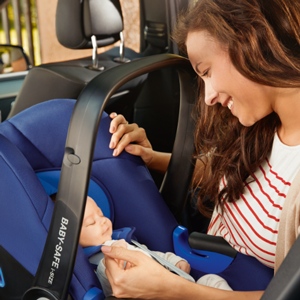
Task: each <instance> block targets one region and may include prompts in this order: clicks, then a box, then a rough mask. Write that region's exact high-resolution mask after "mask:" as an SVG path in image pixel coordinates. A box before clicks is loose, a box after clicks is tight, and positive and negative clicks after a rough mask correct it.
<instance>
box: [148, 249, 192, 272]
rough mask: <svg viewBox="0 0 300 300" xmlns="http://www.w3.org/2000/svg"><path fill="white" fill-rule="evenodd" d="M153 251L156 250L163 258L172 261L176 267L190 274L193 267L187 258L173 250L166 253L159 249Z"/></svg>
mask: <svg viewBox="0 0 300 300" xmlns="http://www.w3.org/2000/svg"><path fill="white" fill-rule="evenodd" d="M153 252H155V254H157V255H159V256H160V257H162V258H163V259H165V260H167V261H168V262H169V263H171V264H172V265H174V266H175V267H177V268H179V269H181V270H182V271H184V272H186V273H188V274H190V271H191V267H190V264H189V263H188V262H187V261H186V260H185V259H183V258H181V257H179V256H177V255H175V254H174V253H172V252H166V253H163V252H159V251H153Z"/></svg>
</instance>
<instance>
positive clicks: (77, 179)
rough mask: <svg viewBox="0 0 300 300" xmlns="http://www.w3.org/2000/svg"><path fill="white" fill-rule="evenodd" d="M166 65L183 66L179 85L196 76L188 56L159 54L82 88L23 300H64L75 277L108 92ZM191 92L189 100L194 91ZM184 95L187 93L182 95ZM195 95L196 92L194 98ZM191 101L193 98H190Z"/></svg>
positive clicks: (105, 73)
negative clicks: (40, 246)
mask: <svg viewBox="0 0 300 300" xmlns="http://www.w3.org/2000/svg"><path fill="white" fill-rule="evenodd" d="M166 67H176V68H177V69H178V70H179V74H180V82H181V86H185V85H186V84H188V82H190V81H191V80H192V78H193V77H194V76H195V74H194V72H193V70H192V68H191V65H190V63H189V61H188V60H187V59H185V58H182V57H180V56H177V55H171V54H161V55H155V56H150V57H146V58H142V59H139V60H136V61H132V62H130V63H128V64H124V65H120V66H118V67H115V68H112V69H109V70H107V71H105V72H103V73H101V74H100V75H98V76H97V77H95V78H94V79H93V80H92V81H91V82H90V83H89V84H88V85H87V86H86V88H84V90H83V91H82V93H81V94H80V96H79V99H78V101H77V102H76V104H75V107H74V111H73V114H72V117H71V121H70V125H69V130H68V136H67V141H66V146H65V154H64V158H63V164H62V169H61V177H60V181H59V186H58V192H57V197H56V203H55V207H54V213H53V216H52V221H51V225H50V229H49V233H48V237H47V240H46V244H45V247H44V251H43V255H42V258H41V261H40V264H39V267H38V270H37V273H36V276H35V279H34V283H33V287H32V288H31V289H30V290H28V291H27V292H26V293H25V294H24V296H23V300H29V299H38V298H40V297H45V298H48V299H50V300H65V299H66V298H67V295H68V289H69V284H70V281H71V278H72V274H73V269H74V264H75V259H76V254H77V248H78V241H79V235H80V229H81V225H82V219H83V215H84V208H85V202H86V196H87V191H88V187H89V180H90V175H91V167H92V161H93V154H94V148H95V143H96V136H97V131H98V127H99V123H100V120H101V116H102V113H103V111H104V108H105V106H106V104H107V103H108V101H109V99H110V97H111V96H112V95H113V94H114V93H115V92H116V91H117V90H118V89H119V87H121V86H122V85H123V84H125V83H126V82H128V81H130V80H131V79H133V78H135V77H138V76H140V75H143V74H145V73H149V72H151V71H155V70H158V69H161V68H166ZM188 94H189V96H188V97H187V98H188V99H190V97H191V93H188ZM181 97H184V98H185V95H184V94H182V95H181ZM193 100H194V97H193ZM187 102H188V103H190V102H193V101H191V100H188V101H187Z"/></svg>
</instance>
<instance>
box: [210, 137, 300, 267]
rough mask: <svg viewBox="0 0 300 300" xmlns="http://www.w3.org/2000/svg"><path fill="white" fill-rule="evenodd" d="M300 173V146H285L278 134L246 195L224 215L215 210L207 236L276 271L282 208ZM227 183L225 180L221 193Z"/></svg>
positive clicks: (227, 208)
mask: <svg viewBox="0 0 300 300" xmlns="http://www.w3.org/2000/svg"><path fill="white" fill-rule="evenodd" d="M299 169H300V145H298V146H293V147H291V146H287V145H284V144H283V143H282V142H281V141H280V139H279V137H278V135H277V133H275V137H274V141H273V146H272V151H271V154H270V155H269V157H268V158H266V159H265V160H264V161H263V162H262V164H261V165H260V166H259V168H258V169H257V170H256V171H255V173H254V178H253V177H251V176H249V178H248V179H247V180H246V182H247V185H246V187H245V190H244V194H243V195H241V197H240V198H239V199H238V200H237V201H236V202H233V203H228V202H226V203H225V205H224V214H223V216H222V215H221V210H220V208H219V207H217V208H215V210H214V212H213V216H212V219H211V223H210V226H209V228H208V234H212V235H216V236H222V237H223V238H224V239H225V240H226V241H227V242H229V244H231V245H232V247H233V248H234V249H236V250H237V251H239V252H241V253H243V254H247V255H251V256H254V257H256V258H257V259H258V260H259V261H260V262H262V263H263V264H265V265H267V266H269V267H271V268H274V262H275V248H276V243H277V234H278V227H279V220H280V216H281V211H282V207H283V204H284V201H285V198H286V195H287V192H288V190H289V187H290V185H291V182H292V181H293V179H294V177H295V176H296V174H297V172H298V171H299ZM225 184H226V180H225V178H224V177H223V178H222V181H221V184H220V190H222V189H223V188H224V185H225Z"/></svg>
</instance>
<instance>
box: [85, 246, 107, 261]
mask: <svg viewBox="0 0 300 300" xmlns="http://www.w3.org/2000/svg"><path fill="white" fill-rule="evenodd" d="M102 246H103V245H98V246H91V247H85V248H83V252H84V253H85V255H86V256H87V257H88V258H90V257H91V256H93V255H94V254H96V253H98V252H100V251H101V248H102Z"/></svg>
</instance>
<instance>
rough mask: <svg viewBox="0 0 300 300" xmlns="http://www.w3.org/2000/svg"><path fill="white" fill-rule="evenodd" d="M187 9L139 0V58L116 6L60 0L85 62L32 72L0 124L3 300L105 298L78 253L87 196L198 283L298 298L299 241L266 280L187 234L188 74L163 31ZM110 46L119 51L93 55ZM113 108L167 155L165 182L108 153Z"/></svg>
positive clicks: (65, 31)
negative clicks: (213, 281)
mask: <svg viewBox="0 0 300 300" xmlns="http://www.w3.org/2000/svg"><path fill="white" fill-rule="evenodd" d="M189 2H190V1H188V0H140V18H141V51H140V53H136V52H134V51H133V50H131V49H129V48H126V47H125V45H126V41H124V38H123V35H122V31H123V19H122V10H121V6H120V3H119V1H118V0H101V1H100V0H99V1H96V0H94V1H88V0H83V1H77V2H74V1H71V0H59V1H58V5H57V13H56V26H57V27H56V28H57V37H58V39H59V42H60V43H61V44H62V45H64V46H65V47H68V48H71V49H86V48H88V49H91V56H90V57H85V58H82V59H77V60H72V61H65V62H60V63H49V64H42V65H40V66H37V67H33V68H31V69H30V70H29V72H28V74H27V75H26V77H25V80H24V82H23V85H22V88H21V90H20V92H19V94H18V95H17V98H16V99H15V103H14V105H13V106H12V110H11V111H10V113H9V115H8V117H7V120H6V121H4V122H3V123H1V124H0V140H1V141H0V145H1V146H0V164H1V167H0V168H1V173H0V176H1V180H0V194H1V199H5V201H2V200H1V209H0V220H1V226H0V298H1V299H5V300H8V299H24V300H29V299H43V300H44V299H49V300H52V299H53V300H58V299H59V300H60V299H68V300H71V299H73V300H77V299H84V300H88V299H94V300H100V299H105V296H104V294H103V292H102V290H101V285H100V283H99V281H98V279H97V277H96V275H95V272H94V267H93V265H92V264H91V263H90V262H89V260H88V256H87V255H86V253H87V252H88V251H89V250H90V249H82V247H81V246H78V240H79V234H80V228H81V224H82V218H83V214H84V207H85V201H86V196H87V195H90V196H91V197H92V198H93V199H94V200H95V201H96V202H97V204H98V205H99V206H100V207H101V208H102V210H103V212H104V213H105V215H106V216H108V217H109V218H110V219H111V220H112V222H113V226H114V228H115V229H116V230H115V231H114V234H115V235H118V234H119V235H120V232H121V238H125V239H126V240H128V241H130V240H131V238H132V234H134V237H135V238H136V239H137V240H138V241H139V242H140V243H143V244H146V245H147V246H148V247H149V249H153V250H160V251H171V252H175V253H176V254H177V255H180V256H181V257H183V258H186V259H187V260H188V261H189V262H190V264H191V267H192V271H191V275H192V276H193V277H194V279H195V280H197V279H198V278H199V277H200V276H201V274H202V273H203V272H204V273H216V274H223V275H224V278H226V279H227V277H226V276H228V278H231V279H228V282H229V283H230V285H231V286H232V287H233V289H234V290H258V289H265V293H264V295H263V297H262V299H265V300H266V299H269V300H270V299H278V300H279V299H299V295H300V284H299V283H300V272H299V266H300V256H299V247H300V244H299V243H300V241H299V239H298V240H297V241H296V242H295V244H294V245H293V247H292V249H291V251H290V252H289V254H288V256H287V257H286V259H285V260H284V262H283V264H282V265H281V267H280V269H279V270H278V272H277V273H276V275H275V276H274V274H273V273H272V272H270V270H269V269H266V268H265V267H264V266H263V265H262V264H261V263H259V262H258V263H256V262H255V259H252V257H250V258H249V260H245V261H242V258H241V256H240V255H239V253H237V252H236V251H235V250H234V249H233V248H232V247H231V246H229V244H227V242H225V241H224V240H223V239H222V238H221V239H220V238H217V237H213V236H207V235H206V234H203V233H200V232H193V233H191V231H192V230H193V228H186V227H188V226H187V225H188V224H186V223H185V222H184V213H185V209H186V206H188V205H189V201H190V200H187V199H188V195H189V191H190V184H191V178H192V174H193V170H194V164H195V160H194V159H193V158H192V157H193V153H194V145H193V131H194V119H193V118H192V117H191V115H192V112H193V107H194V103H195V101H196V98H197V88H196V74H195V73H194V71H193V69H192V67H191V65H190V63H189V61H188V59H187V58H185V57H183V56H181V55H180V54H181V53H179V50H178V48H177V46H176V45H175V44H174V43H173V42H172V39H171V37H170V35H171V32H172V28H173V26H174V20H175V18H176V15H177V14H178V13H179V12H180V11H181V10H182V9H185V8H186V7H187V5H188V4H189ZM108 15H109V16H110V18H107V17H106V16H108ZM70 32H72V34H70ZM118 40H120V41H121V45H120V47H117V48H113V49H111V50H109V51H106V52H104V53H101V54H97V48H98V47H104V46H106V45H109V44H113V43H114V42H115V41H118ZM53 87H55V88H53ZM113 111H114V112H117V113H122V114H124V116H125V117H126V118H127V120H128V121H129V122H135V123H137V124H138V125H139V126H141V127H143V128H145V130H146V132H147V136H148V138H149V140H150V142H151V144H152V146H153V148H154V149H155V150H158V151H163V152H172V158H171V162H170V164H169V167H168V171H167V173H166V175H165V176H162V175H161V174H156V173H155V172H152V171H151V172H149V170H148V169H147V168H146V166H145V165H144V164H143V162H142V161H141V159H140V158H138V157H133V156H132V155H129V154H128V153H122V154H121V155H120V156H119V157H116V158H114V157H113V156H112V150H111V149H109V148H108V144H109V140H110V134H109V131H108V128H109V123H110V118H109V116H108V114H109V113H110V112H113ZM52 188H54V189H56V190H57V199H58V200H57V201H56V203H55V205H54V204H53V202H52V201H51V199H50V197H49V195H50V194H51V189H52ZM153 220H155V222H153ZM62 228H63V229H62ZM128 228H129V230H127V229H128ZM62 230H63V232H62ZM60 246H63V247H60ZM59 247H60V248H59ZM55 249H56V250H55ZM57 249H61V250H57ZM91 250H93V249H91ZM55 255H56V257H58V256H59V264H54V266H55V268H53V257H54V256H55ZM241 261H242V262H241ZM56 262H57V260H56ZM245 270H247V272H246V273H247V274H246V275H245ZM233 274H234V275H233ZM230 280H231V281H230ZM112 298H113V297H107V298H106V299H112Z"/></svg>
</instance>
